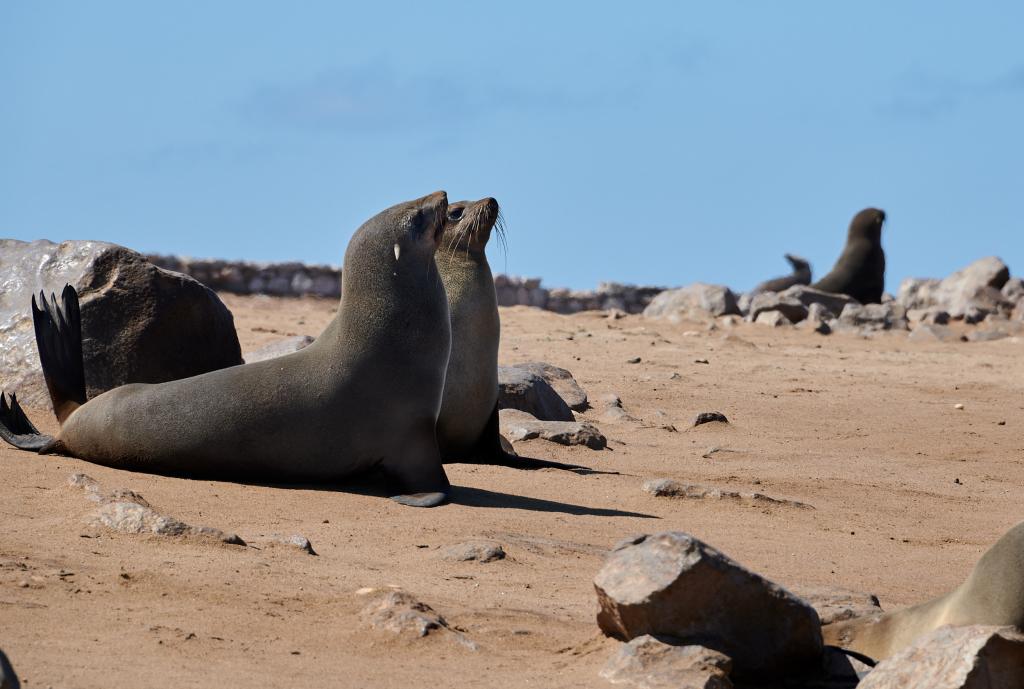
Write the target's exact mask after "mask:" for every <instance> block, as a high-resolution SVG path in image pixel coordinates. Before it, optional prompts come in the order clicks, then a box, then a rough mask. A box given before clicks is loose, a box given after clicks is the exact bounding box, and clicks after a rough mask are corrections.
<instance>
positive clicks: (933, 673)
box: [857, 625, 1024, 689]
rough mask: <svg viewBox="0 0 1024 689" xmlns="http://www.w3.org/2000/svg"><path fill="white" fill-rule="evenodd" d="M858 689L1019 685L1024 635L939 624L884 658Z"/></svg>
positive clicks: (1010, 688)
mask: <svg viewBox="0 0 1024 689" xmlns="http://www.w3.org/2000/svg"><path fill="white" fill-rule="evenodd" d="M857 687H858V689H1020V687H1024V635H1021V634H1020V632H1018V631H1016V630H1015V629H1014V628H1013V627H987V626H981V625H975V626H970V627H939V628H938V629H936V630H935V631H933V632H931V633H930V634H925V635H924V636H921V637H919V638H918V639H917V640H915V641H914V643H912V644H911V645H909V646H907V647H906V648H904V649H903V650H902V651H900V652H898V653H896V654H895V655H893V656H890V657H889V658H886V659H885V660H883V661H882V662H880V663H879V664H878V665H877V666H876V667H875V669H874V670H872V671H871V672H870V673H868V675H867V677H865V678H864V680H863V681H862V682H861V683H860V684H858V685H857Z"/></svg>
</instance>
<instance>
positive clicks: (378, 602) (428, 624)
mask: <svg viewBox="0 0 1024 689" xmlns="http://www.w3.org/2000/svg"><path fill="white" fill-rule="evenodd" d="M359 593H360V594H364V595H371V594H375V593H376V594H379V595H377V596H376V597H375V598H374V600H373V601H371V602H370V603H369V604H368V605H366V607H364V608H363V611H362V613H361V616H362V618H363V620H364V621H365V622H367V623H368V624H369V625H370V626H371V627H373V628H374V629H379V630H382V631H387V632H391V633H392V634H398V635H409V636H413V637H414V638H422V637H424V636H427V635H428V634H432V633H435V632H443V633H448V634H451V635H452V636H453V637H454V638H455V640H456V641H458V642H459V643H460V644H462V645H463V646H465V647H466V648H469V649H470V650H474V651H475V650H476V648H477V646H476V644H475V643H473V642H472V641H470V640H469V639H467V638H466V637H465V636H463V635H462V634H460V633H459V632H457V631H455V630H453V629H452V628H451V627H450V626H449V625H448V622H447V621H446V620H445V619H444V618H443V617H441V615H439V614H438V613H437V612H436V611H435V610H434V609H433V608H432V607H430V606H429V605H427V604H426V603H423V602H421V601H419V600H417V599H416V598H415V597H413V596H412V595H410V594H409V593H406V592H405V591H402V590H400V589H390V590H388V589H384V590H381V591H379V592H378V591H377V590H375V589H361V590H360V591H359Z"/></svg>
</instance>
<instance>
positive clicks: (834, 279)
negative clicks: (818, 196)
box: [811, 208, 885, 304]
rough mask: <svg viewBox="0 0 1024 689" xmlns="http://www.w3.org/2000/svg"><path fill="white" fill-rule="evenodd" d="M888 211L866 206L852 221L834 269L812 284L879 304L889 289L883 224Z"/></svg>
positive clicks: (865, 302) (864, 302) (826, 290)
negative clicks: (883, 294)
mask: <svg viewBox="0 0 1024 689" xmlns="http://www.w3.org/2000/svg"><path fill="white" fill-rule="evenodd" d="M883 223H885V211H883V210H879V209H877V208H865V209H864V210H862V211H861V212H860V213H857V215H855V216H853V220H851V221H850V229H849V231H848V233H847V236H846V246H845V247H844V248H843V253H842V254H840V256H839V260H838V261H836V265H835V267H834V268H832V271H831V272H830V273H829V274H828V275H826V276H825V277H823V278H822V279H821V280H818V281H817V282H816V283H814V284H813V285H811V286H812V287H814V288H815V289H820V290H821V291H823V292H832V293H833V294H846V295H849V296H851V297H853V298H854V299H856V300H857V301H859V302H860V303H862V304H878V303H881V301H882V292H883V291H884V290H885V252H884V251H882V225H883Z"/></svg>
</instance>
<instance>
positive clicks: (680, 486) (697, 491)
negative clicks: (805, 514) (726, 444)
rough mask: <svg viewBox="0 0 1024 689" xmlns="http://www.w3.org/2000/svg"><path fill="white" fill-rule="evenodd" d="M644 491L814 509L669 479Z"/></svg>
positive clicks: (657, 481)
mask: <svg viewBox="0 0 1024 689" xmlns="http://www.w3.org/2000/svg"><path fill="white" fill-rule="evenodd" d="M643 491H644V492H645V493H650V494H651V495H654V496H656V497H659V498H689V499H693V500H738V501H744V502H753V503H759V504H763V505H780V506H786V507H796V508H799V509H803V510H812V509H814V507H812V506H811V505H808V504H807V503H805V502H798V501H796V500H787V499H785V498H773V497H770V496H768V495H765V494H764V493H752V492H741V491H735V490H723V489H721V488H712V487H710V486H701V485H698V484H695V483H681V482H679V481H675V480H673V479H669V478H659V479H651V480H650V481H645V482H644V485H643Z"/></svg>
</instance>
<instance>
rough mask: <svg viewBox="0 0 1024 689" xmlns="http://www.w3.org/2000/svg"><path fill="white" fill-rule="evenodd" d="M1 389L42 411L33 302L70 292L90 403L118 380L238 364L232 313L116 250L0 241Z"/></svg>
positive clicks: (177, 276)
mask: <svg viewBox="0 0 1024 689" xmlns="http://www.w3.org/2000/svg"><path fill="white" fill-rule="evenodd" d="M0 282H2V284H3V288H2V289H0V371H2V372H3V380H2V387H3V388H4V389H7V390H14V391H17V393H18V397H19V399H20V400H21V402H22V404H24V405H27V406H34V407H44V406H48V405H49V401H50V398H49V395H48V393H47V391H46V385H45V383H44V382H43V377H42V370H41V368H40V366H39V355H38V353H37V351H36V344H35V332H34V329H33V326H32V313H31V308H30V304H31V299H32V295H33V294H37V293H38V292H39V290H44V291H45V292H46V293H47V295H49V294H50V293H51V292H52V293H57V294H59V293H60V291H61V290H62V289H63V287H64V285H65V284H71V285H72V286H74V287H75V289H76V290H78V294H79V297H80V303H81V309H82V350H83V358H84V363H85V383H86V388H87V391H88V394H89V396H90V397H95V396H96V395H98V394H100V393H101V392H105V391H106V390H110V389H111V388H115V387H118V386H120V385H124V384H125V383H160V382H164V381H168V380H175V379H178V378H186V377H188V376H194V375H197V374H199V373H205V372H207V371H212V370H215V369H219V368H224V367H227V366H234V365H237V364H240V363H242V354H241V349H240V348H239V345H238V336H237V335H236V334H235V325H234V319H233V318H232V316H231V312H230V311H229V310H228V308H227V307H226V306H224V304H223V302H221V300H220V299H219V298H218V297H217V295H216V294H215V293H214V292H213V291H211V290H210V289H208V288H206V287H204V286H203V285H201V284H200V283H198V282H196V281H195V280H193V279H192V278H190V277H188V276H186V275H182V274H181V273H175V272H171V271H168V270H163V269H161V268H157V267H156V266H154V265H153V264H151V263H149V262H148V261H146V259H145V258H143V257H142V256H141V255H140V254H138V253H136V252H134V251H131V250H130V249H126V248H124V247H121V246H117V245H115V244H107V243H105V242H91V241H70V242H62V243H61V244H54V243H53V242H48V241H46V240H38V241H34V242H20V241H17V240H13V239H4V240H0Z"/></svg>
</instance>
